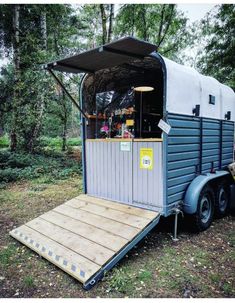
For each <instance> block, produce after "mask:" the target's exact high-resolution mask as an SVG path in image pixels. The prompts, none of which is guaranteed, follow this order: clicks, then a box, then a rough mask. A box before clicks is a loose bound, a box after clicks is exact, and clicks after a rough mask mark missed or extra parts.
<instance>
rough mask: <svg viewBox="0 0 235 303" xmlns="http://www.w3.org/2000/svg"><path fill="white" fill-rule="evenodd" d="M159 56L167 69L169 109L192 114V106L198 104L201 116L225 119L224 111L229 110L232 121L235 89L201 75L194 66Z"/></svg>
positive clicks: (234, 114) (167, 102)
mask: <svg viewBox="0 0 235 303" xmlns="http://www.w3.org/2000/svg"><path fill="white" fill-rule="evenodd" d="M162 58H163V60H164V62H165V65H166V70H167V81H166V82H167V90H166V94H167V95H166V110H167V111H168V112H171V113H176V114H185V115H192V114H193V113H192V110H193V108H195V106H196V104H199V105H200V116H201V117H207V118H214V119H222V120H225V114H226V113H227V112H228V111H231V120H232V121H235V93H234V91H233V90H232V89H231V88H230V87H228V86H226V85H223V84H221V83H220V82H219V81H217V80H216V79H214V78H212V77H208V76H204V75H201V74H200V73H199V72H197V71H196V70H195V69H194V68H191V67H187V66H184V65H180V64H178V63H176V62H174V61H171V60H169V59H167V58H164V57H162ZM209 95H212V96H214V97H215V104H210V103H209V100H210V99H209V98H210V97H209Z"/></svg>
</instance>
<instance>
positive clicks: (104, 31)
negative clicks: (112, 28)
mask: <svg viewBox="0 0 235 303" xmlns="http://www.w3.org/2000/svg"><path fill="white" fill-rule="evenodd" d="M100 12H101V21H102V42H103V44H105V43H106V41H107V27H106V21H107V17H106V13H105V6H104V4H100Z"/></svg>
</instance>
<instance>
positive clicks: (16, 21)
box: [10, 4, 20, 152]
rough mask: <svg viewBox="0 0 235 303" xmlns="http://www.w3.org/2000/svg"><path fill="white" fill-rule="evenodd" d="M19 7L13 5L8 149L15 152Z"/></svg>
mask: <svg viewBox="0 0 235 303" xmlns="http://www.w3.org/2000/svg"><path fill="white" fill-rule="evenodd" d="M19 29H20V5H19V4H15V5H14V6H13V32H14V38H13V62H14V69H15V75H14V76H15V81H14V82H15V83H14V96H13V105H12V125H11V134H10V139H11V143H10V149H11V151H12V152H13V151H15V150H16V148H17V135H16V123H17V103H18V99H19V89H18V83H19V76H20V52H19V43H20V31H19Z"/></svg>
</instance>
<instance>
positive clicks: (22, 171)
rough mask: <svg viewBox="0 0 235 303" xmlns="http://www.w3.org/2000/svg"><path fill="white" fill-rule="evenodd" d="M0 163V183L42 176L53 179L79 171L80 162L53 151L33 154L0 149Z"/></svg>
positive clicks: (62, 177)
mask: <svg viewBox="0 0 235 303" xmlns="http://www.w3.org/2000/svg"><path fill="white" fill-rule="evenodd" d="M0 163H1V170H0V183H1V182H2V183H8V182H13V181H17V180H29V179H34V178H39V177H42V176H44V177H45V176H47V177H48V178H50V179H51V180H52V181H53V180H56V179H65V178H67V177H70V176H73V175H79V174H80V173H81V162H79V161H77V160H73V159H70V158H69V157H68V156H66V154H62V153H61V152H55V151H53V152H44V153H43V154H34V155H32V154H26V153H12V152H9V151H0Z"/></svg>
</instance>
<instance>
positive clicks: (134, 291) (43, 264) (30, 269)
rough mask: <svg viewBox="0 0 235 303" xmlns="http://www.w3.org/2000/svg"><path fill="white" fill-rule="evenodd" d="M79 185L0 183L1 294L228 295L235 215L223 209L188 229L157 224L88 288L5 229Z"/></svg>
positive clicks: (234, 258) (234, 288)
mask: <svg viewBox="0 0 235 303" xmlns="http://www.w3.org/2000/svg"><path fill="white" fill-rule="evenodd" d="M79 193H81V180H78V179H73V178H71V179H68V180H63V181H57V182H55V183H49V184H48V183H45V182H44V180H43V179H42V180H40V179H38V180H36V181H30V182H21V183H14V184H11V185H9V186H7V187H6V188H5V189H2V190H0V297H2V298H9V297H13V298H22V297H34V298H45V297H47V298H56V297H64V298H83V297H182V298H184V297H186V298H187V297H235V274H234V273H235V249H234V247H235V223H234V217H233V216H231V215H229V216H227V217H225V218H223V219H219V220H215V221H214V222H213V224H212V226H211V227H210V228H209V229H208V230H207V231H205V232H203V233H200V234H195V233H193V232H192V231H190V224H187V225H186V224H185V222H184V221H183V220H181V221H180V226H179V239H180V240H179V241H178V242H173V241H172V239H171V233H172V231H173V221H172V219H167V220H162V221H161V222H160V224H159V225H158V226H157V227H156V228H155V229H154V230H153V231H152V232H151V233H150V234H149V235H148V236H147V237H146V238H145V239H144V240H142V242H141V243H139V244H138V246H137V247H135V248H134V249H133V250H132V251H131V252H129V253H128V255H127V256H126V257H125V258H123V260H121V261H120V262H119V264H118V265H117V266H116V267H115V268H114V269H113V270H112V271H110V272H109V273H107V275H106V276H105V278H104V279H103V280H102V281H100V282H99V283H98V284H97V285H96V286H95V287H94V288H93V289H92V290H90V291H85V290H83V288H82V285H81V284H80V283H79V282H77V281H76V280H75V279H73V278H72V277H70V276H69V275H68V274H66V273H64V272H63V271H61V270H60V269H58V268H57V267H55V266H54V265H53V264H51V263H49V262H48V261H47V260H45V259H43V258H41V257H40V256H38V255H37V254H36V253H34V252H33V251H31V250H30V249H28V248H27V247H25V246H23V245H22V244H20V243H19V242H17V241H16V240H14V239H13V238H11V237H10V236H9V234H8V233H9V231H10V230H12V229H13V228H15V227H17V226H19V225H21V224H23V223H26V222H27V221H29V220H31V219H33V218H35V217H37V216H39V215H40V214H43V213H44V212H46V211H48V210H50V209H52V208H54V207H56V206H57V205H59V204H61V203H63V202H65V200H68V199H71V198H73V197H75V196H77V195H78V194H79Z"/></svg>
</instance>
